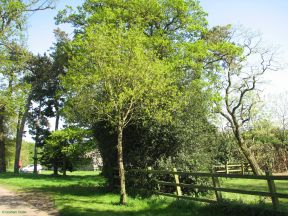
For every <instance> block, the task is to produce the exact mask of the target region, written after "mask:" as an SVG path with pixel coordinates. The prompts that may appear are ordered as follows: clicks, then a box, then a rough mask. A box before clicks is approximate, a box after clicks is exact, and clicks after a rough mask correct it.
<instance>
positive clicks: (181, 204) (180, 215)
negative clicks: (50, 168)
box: [60, 200, 287, 216]
mask: <svg viewBox="0 0 288 216" xmlns="http://www.w3.org/2000/svg"><path fill="white" fill-rule="evenodd" d="M163 202H166V204H167V201H163ZM128 208H129V206H128V207H127V210H124V211H117V210H100V209H93V208H74V207H65V208H63V209H62V210H61V211H60V213H61V215H63V216H68V215H69V216H79V215H85V216H94V215H101V216H175V215H177V216H226V215H227V216H287V213H281V212H274V211H272V210H269V209H267V208H266V207H264V208H263V206H262V205H245V204H239V203H233V202H232V203H231V202H225V203H222V204H214V205H203V204H199V203H193V202H186V201H173V202H171V203H170V204H169V205H168V206H166V207H163V203H162V202H161V201H159V200H158V201H157V200H153V201H151V202H149V203H148V207H147V208H146V209H141V210H131V208H129V209H128Z"/></svg>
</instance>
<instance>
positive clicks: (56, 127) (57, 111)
mask: <svg viewBox="0 0 288 216" xmlns="http://www.w3.org/2000/svg"><path fill="white" fill-rule="evenodd" d="M55 110H56V120H55V131H57V130H58V129H59V120H60V114H59V109H58V106H57V105H55Z"/></svg>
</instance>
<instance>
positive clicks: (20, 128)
mask: <svg viewBox="0 0 288 216" xmlns="http://www.w3.org/2000/svg"><path fill="white" fill-rule="evenodd" d="M31 100H32V94H30V95H29V97H28V98H27V101H26V105H25V110H24V113H23V115H22V117H21V113H19V118H18V123H17V134H16V146H15V161H14V173H19V161H20V154H21V147H22V138H23V132H24V127H25V123H26V119H27V116H28V112H29V108H30V105H31Z"/></svg>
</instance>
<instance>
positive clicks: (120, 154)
mask: <svg viewBox="0 0 288 216" xmlns="http://www.w3.org/2000/svg"><path fill="white" fill-rule="evenodd" d="M123 128H124V126H123V124H122V123H119V125H118V128H117V150H118V168H119V179H120V204H121V205H126V203H127V194H126V186H125V168H124V162H123V146H122V143H123Z"/></svg>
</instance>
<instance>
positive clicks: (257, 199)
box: [221, 179, 288, 215]
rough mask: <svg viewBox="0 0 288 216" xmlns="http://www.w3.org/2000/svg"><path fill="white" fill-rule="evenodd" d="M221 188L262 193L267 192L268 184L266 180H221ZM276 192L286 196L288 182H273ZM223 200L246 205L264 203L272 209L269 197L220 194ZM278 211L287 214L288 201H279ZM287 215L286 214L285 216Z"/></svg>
mask: <svg viewBox="0 0 288 216" xmlns="http://www.w3.org/2000/svg"><path fill="white" fill-rule="evenodd" d="M221 183H222V185H221V186H222V187H225V188H235V189H242V190H247V191H264V192H268V191H269V189H268V184H267V181H266V180H255V179H222V181H221ZM275 186H276V192H278V193H283V194H288V181H286V180H281V181H275ZM222 195H223V198H224V199H226V200H234V201H241V202H246V203H264V204H266V206H267V207H269V208H272V202H271V199H270V198H269V197H261V196H253V195H245V194H232V193H222ZM279 203H280V209H281V210H282V211H286V212H288V199H279ZM287 215H288V214H287Z"/></svg>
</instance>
